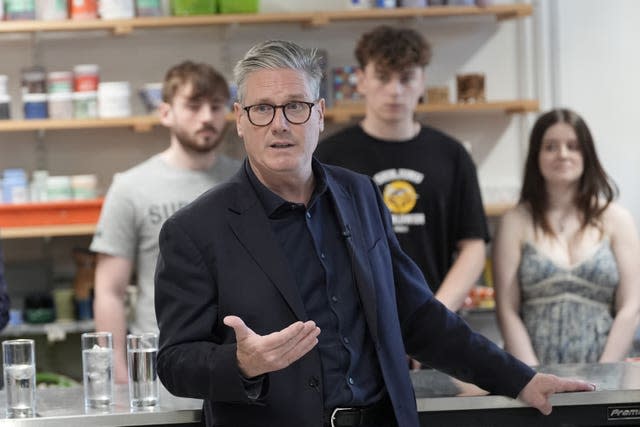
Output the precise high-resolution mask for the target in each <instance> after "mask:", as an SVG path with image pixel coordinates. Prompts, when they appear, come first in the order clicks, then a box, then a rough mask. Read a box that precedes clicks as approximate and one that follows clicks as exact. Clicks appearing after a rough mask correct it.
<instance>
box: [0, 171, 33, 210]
mask: <svg viewBox="0 0 640 427" xmlns="http://www.w3.org/2000/svg"><path fill="white" fill-rule="evenodd" d="M28 188H29V182H28V181H27V174H26V173H25V171H24V169H20V168H12V169H5V170H4V172H3V174H2V201H3V202H4V203H27V202H28V201H29V190H28Z"/></svg>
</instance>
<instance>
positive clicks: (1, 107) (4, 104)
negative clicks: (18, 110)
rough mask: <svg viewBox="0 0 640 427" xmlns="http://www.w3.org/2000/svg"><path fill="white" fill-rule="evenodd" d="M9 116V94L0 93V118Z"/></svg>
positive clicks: (8, 117) (4, 118)
mask: <svg viewBox="0 0 640 427" xmlns="http://www.w3.org/2000/svg"><path fill="white" fill-rule="evenodd" d="M10 118H11V96H9V95H7V94H6V93H3V94H0V120H9V119H10Z"/></svg>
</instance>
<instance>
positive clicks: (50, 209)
mask: <svg viewBox="0 0 640 427" xmlns="http://www.w3.org/2000/svg"><path fill="white" fill-rule="evenodd" d="M102 202H103V199H94V200H77V201H64V202H62V201H60V202H43V203H24V204H0V227H2V228H10V227H30V226H40V225H67V224H95V223H96V222H97V221H98V218H99V217H100V210H101V209H102Z"/></svg>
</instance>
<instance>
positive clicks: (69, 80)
mask: <svg viewBox="0 0 640 427" xmlns="http://www.w3.org/2000/svg"><path fill="white" fill-rule="evenodd" d="M47 92H49V93H60V92H67V93H70V92H73V73H72V72H71V71H51V72H50V73H48V74H47Z"/></svg>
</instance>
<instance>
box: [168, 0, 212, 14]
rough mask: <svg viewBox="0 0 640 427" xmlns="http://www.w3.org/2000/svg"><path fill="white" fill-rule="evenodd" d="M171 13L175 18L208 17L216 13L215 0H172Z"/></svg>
mask: <svg viewBox="0 0 640 427" xmlns="http://www.w3.org/2000/svg"><path fill="white" fill-rule="evenodd" d="M171 11H172V12H173V15H176V16H189V15H210V14H213V13H216V0H173V1H172V2H171Z"/></svg>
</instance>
